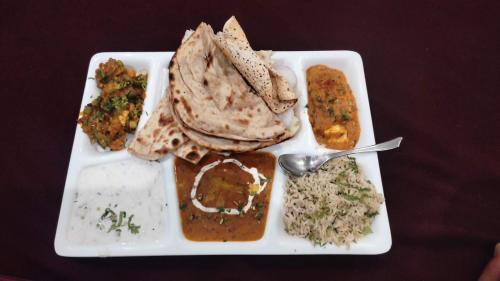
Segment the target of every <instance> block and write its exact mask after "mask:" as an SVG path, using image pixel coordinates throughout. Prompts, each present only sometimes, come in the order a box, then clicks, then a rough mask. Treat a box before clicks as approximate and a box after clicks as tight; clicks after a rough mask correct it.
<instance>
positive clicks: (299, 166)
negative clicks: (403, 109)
mask: <svg viewBox="0 0 500 281" xmlns="http://www.w3.org/2000/svg"><path fill="white" fill-rule="evenodd" d="M402 140H403V138H402V137H398V138H395V139H392V140H390V141H386V142H383V143H379V144H375V145H370V146H365V147H360V148H356V149H352V150H346V151H340V152H335V153H328V154H323V155H306V154H283V155H281V156H280V157H279V158H278V163H280V166H281V168H283V170H285V172H288V173H289V174H292V175H294V176H297V177H301V176H303V175H305V174H306V173H312V172H314V171H316V170H317V169H319V168H320V167H321V166H323V164H325V163H326V162H328V161H330V160H332V159H334V158H338V157H342V156H346V155H350V154H355V153H363V152H374V151H384V150H390V149H393V148H397V147H399V144H400V143H401V141H402Z"/></svg>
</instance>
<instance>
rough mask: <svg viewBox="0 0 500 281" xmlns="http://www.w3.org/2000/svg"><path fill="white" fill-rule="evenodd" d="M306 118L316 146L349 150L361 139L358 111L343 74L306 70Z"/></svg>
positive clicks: (323, 68)
mask: <svg viewBox="0 0 500 281" xmlns="http://www.w3.org/2000/svg"><path fill="white" fill-rule="evenodd" d="M307 92H308V94H309V95H308V114H309V121H310V122H311V125H312V128H313V132H314V136H315V137H316V140H317V141H318V143H320V144H323V145H325V146H326V147H328V148H333V149H339V150H344V149H352V148H354V147H355V146H356V143H357V142H358V139H359V135H360V127H359V121H358V109H357V106H356V101H355V99H354V96H353V94H352V91H351V88H350V87H349V84H348V83H347V79H346V77H345V75H344V73H342V71H340V70H337V69H332V68H329V67H327V66H324V65H314V66H312V67H310V68H308V69H307Z"/></svg>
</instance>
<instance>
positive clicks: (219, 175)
mask: <svg viewBox="0 0 500 281" xmlns="http://www.w3.org/2000/svg"><path fill="white" fill-rule="evenodd" d="M224 159H235V160H237V161H239V162H241V163H242V164H243V165H245V166H246V167H248V168H252V167H253V168H256V169H257V171H258V173H260V174H262V175H263V176H264V177H265V180H264V181H263V182H265V183H266V185H265V188H264V190H262V191H261V192H260V193H259V194H257V195H255V197H254V198H253V201H252V204H251V207H250V208H249V209H248V211H247V212H246V213H245V212H242V213H241V214H237V215H229V214H228V213H226V212H225V211H224V210H226V211H227V210H228V209H237V210H242V209H243V206H245V205H246V203H247V201H248V197H249V194H250V193H251V192H254V191H252V183H253V182H254V179H253V177H252V175H251V174H250V173H248V172H246V171H244V170H242V169H241V168H240V167H239V166H237V165H235V164H234V163H221V164H220V165H217V166H215V167H213V168H211V169H210V170H207V171H206V172H205V173H204V174H203V176H202V177H201V179H200V180H199V184H198V188H197V191H196V195H195V197H196V199H197V200H198V201H199V202H200V203H201V204H203V206H205V207H207V208H217V210H218V211H217V212H216V213H210V212H205V211H203V210H201V209H199V208H197V207H196V206H195V205H194V204H193V201H192V200H191V191H192V188H193V184H194V183H195V177H196V175H198V173H199V172H200V170H202V168H203V167H205V166H207V165H209V164H211V163H214V162H216V161H217V160H224ZM275 163H276V158H275V157H274V155H272V154H270V153H266V152H252V153H244V154H234V155H231V156H228V157H225V156H222V155H218V154H215V153H210V154H208V155H206V156H205V157H204V158H203V159H202V160H201V161H200V162H199V163H198V164H196V165H194V164H191V163H189V162H188V161H185V160H183V159H181V158H176V159H175V180H176V186H177V197H178V199H179V208H180V211H179V212H180V216H181V223H182V231H183V233H184V236H185V237H186V238H187V239H189V240H193V241H254V240H258V239H260V238H261V237H262V235H263V234H264V230H265V226H266V219H267V212H268V208H269V200H270V197H271V189H272V184H273V177H274V169H275ZM252 194H253V193H252ZM219 210H220V211H219Z"/></svg>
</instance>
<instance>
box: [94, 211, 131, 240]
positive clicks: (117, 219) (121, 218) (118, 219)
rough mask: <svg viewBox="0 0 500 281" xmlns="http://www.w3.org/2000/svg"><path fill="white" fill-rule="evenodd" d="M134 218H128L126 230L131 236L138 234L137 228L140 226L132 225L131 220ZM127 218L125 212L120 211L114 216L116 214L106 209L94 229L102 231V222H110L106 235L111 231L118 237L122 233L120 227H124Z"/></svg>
mask: <svg viewBox="0 0 500 281" xmlns="http://www.w3.org/2000/svg"><path fill="white" fill-rule="evenodd" d="M133 217H134V215H130V217H129V218H128V223H127V225H128V230H129V231H130V232H131V233H132V234H138V233H139V228H140V226H138V225H135V224H134V223H132V218H133ZM126 218H127V212H125V211H120V212H119V215H116V213H115V212H114V211H113V210H111V209H110V208H106V209H105V210H104V213H103V214H102V215H101V217H100V219H99V222H98V223H97V224H96V227H97V228H98V229H99V230H104V228H105V226H104V224H103V221H105V220H108V219H109V220H111V225H110V226H109V229H108V231H107V232H108V233H109V232H111V231H113V230H114V231H115V232H116V233H117V235H118V236H119V235H120V234H121V232H122V229H121V228H122V227H123V226H125V219H126Z"/></svg>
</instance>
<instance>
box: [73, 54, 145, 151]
mask: <svg viewBox="0 0 500 281" xmlns="http://www.w3.org/2000/svg"><path fill="white" fill-rule="evenodd" d="M147 78H148V77H147V74H136V72H135V70H133V69H131V68H129V69H127V68H126V67H125V66H124V64H123V62H122V61H120V60H115V59H112V58H110V59H109V60H108V61H107V62H106V63H101V64H99V68H98V69H96V72H95V80H96V84H97V87H98V88H99V89H101V91H102V92H101V95H99V96H98V97H97V98H95V99H94V100H93V101H92V102H91V103H89V104H87V105H86V106H85V108H84V109H83V112H81V113H80V118H79V119H78V123H79V124H80V125H81V126H82V129H83V132H85V133H86V134H87V135H88V136H89V138H90V141H91V142H93V143H94V142H97V143H98V144H99V145H100V146H101V147H102V148H110V149H111V150H121V149H123V148H124V147H125V142H126V140H127V134H129V133H134V132H135V129H136V128H137V124H138V123H139V118H140V117H141V114H142V108H143V105H144V98H145V96H146V92H145V90H146V86H147Z"/></svg>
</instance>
